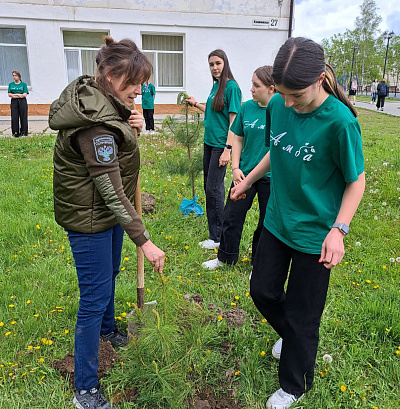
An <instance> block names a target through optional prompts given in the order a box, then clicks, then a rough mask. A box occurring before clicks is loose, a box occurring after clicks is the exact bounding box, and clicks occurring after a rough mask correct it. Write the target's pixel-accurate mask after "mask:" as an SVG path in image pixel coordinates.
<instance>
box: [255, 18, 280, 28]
mask: <svg viewBox="0 0 400 409" xmlns="http://www.w3.org/2000/svg"><path fill="white" fill-rule="evenodd" d="M278 23H279V19H278V18H263V19H254V20H253V26H264V27H265V28H278Z"/></svg>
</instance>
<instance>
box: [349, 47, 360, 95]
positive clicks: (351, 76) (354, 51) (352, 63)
mask: <svg viewBox="0 0 400 409" xmlns="http://www.w3.org/2000/svg"><path fill="white" fill-rule="evenodd" d="M351 48H352V49H353V58H352V60H351V73H350V85H349V89H350V87H351V81H352V80H353V65H354V56H355V54H356V50H358V45H357V44H355V45H353V46H352V47H351Z"/></svg>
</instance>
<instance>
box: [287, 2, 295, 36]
mask: <svg viewBox="0 0 400 409" xmlns="http://www.w3.org/2000/svg"><path fill="white" fill-rule="evenodd" d="M293 19H294V0H290V11H289V31H288V38H290V37H291V36H292V31H293Z"/></svg>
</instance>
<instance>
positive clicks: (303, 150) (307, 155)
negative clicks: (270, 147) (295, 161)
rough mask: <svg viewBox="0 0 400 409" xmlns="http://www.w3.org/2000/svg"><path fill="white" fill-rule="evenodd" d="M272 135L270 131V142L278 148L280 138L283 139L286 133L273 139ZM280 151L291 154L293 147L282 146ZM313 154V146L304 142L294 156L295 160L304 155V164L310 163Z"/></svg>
mask: <svg viewBox="0 0 400 409" xmlns="http://www.w3.org/2000/svg"><path fill="white" fill-rule="evenodd" d="M272 134H273V132H272V131H270V140H271V141H274V146H278V144H279V143H280V142H281V138H282V137H284V136H285V135H286V134H287V132H282V133H281V134H279V135H278V136H275V137H273V136H272ZM282 149H283V150H284V151H285V152H288V153H292V150H293V145H287V146H283V147H282ZM314 153H315V148H314V145H310V142H306V143H305V144H304V145H303V146H301V147H300V148H299V149H298V150H297V151H296V152H295V153H294V156H295V157H296V158H297V157H299V156H300V155H304V156H302V159H303V160H304V161H306V162H310V161H311V158H312V157H313V156H314V155H313V154H314Z"/></svg>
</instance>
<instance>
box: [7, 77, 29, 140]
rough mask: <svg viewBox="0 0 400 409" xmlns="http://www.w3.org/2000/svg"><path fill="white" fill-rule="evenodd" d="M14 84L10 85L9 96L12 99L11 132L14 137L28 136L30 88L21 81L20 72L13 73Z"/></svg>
mask: <svg viewBox="0 0 400 409" xmlns="http://www.w3.org/2000/svg"><path fill="white" fill-rule="evenodd" d="M12 77H13V80H14V82H10V83H9V84H8V96H9V97H10V98H11V131H12V134H13V136H15V137H16V138H18V137H19V136H27V135H28V104H27V102H26V97H27V95H28V94H29V91H28V86H27V85H26V84H25V82H22V81H21V74H20V73H19V71H13V72H12Z"/></svg>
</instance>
